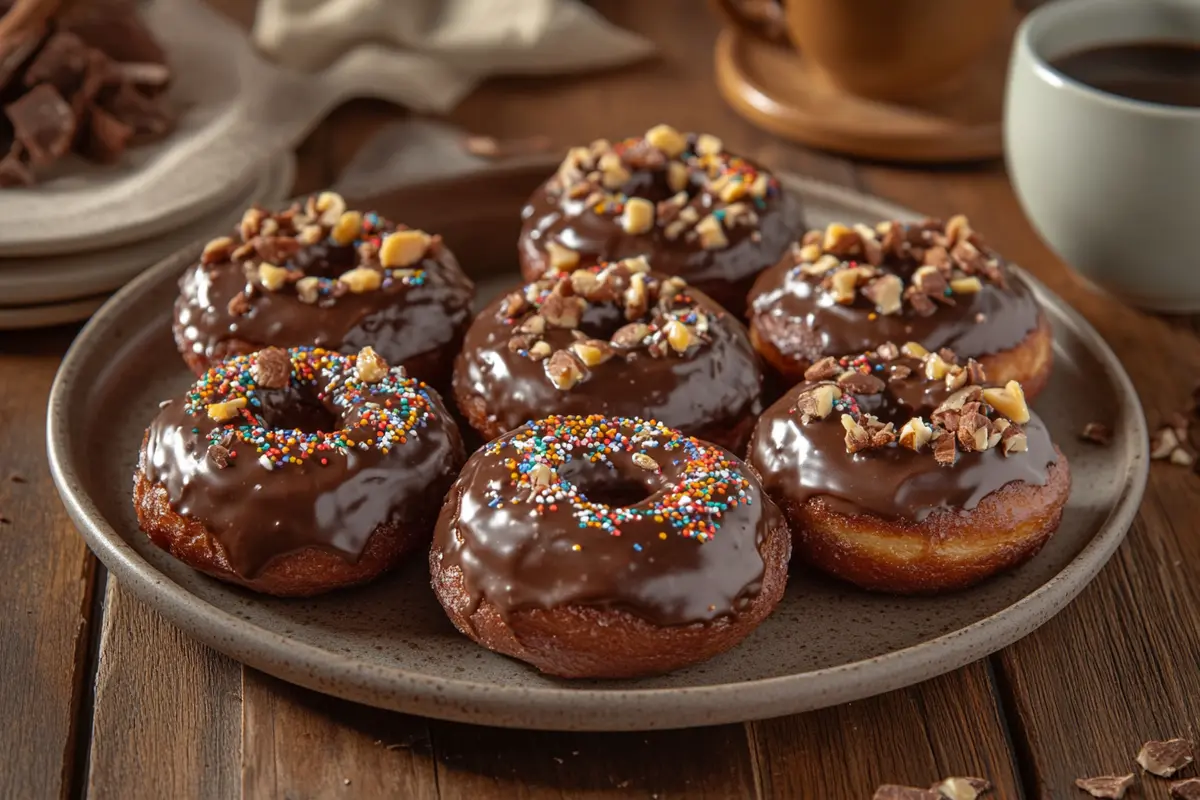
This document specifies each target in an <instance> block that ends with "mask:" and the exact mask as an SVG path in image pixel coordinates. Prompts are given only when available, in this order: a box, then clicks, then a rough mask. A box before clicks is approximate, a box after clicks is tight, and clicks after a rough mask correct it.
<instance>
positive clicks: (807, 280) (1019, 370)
mask: <svg viewBox="0 0 1200 800" xmlns="http://www.w3.org/2000/svg"><path fill="white" fill-rule="evenodd" d="M749 303H750V312H749V326H750V337H751V339H752V340H753V342H754V346H755V348H757V349H758V351H759V352H760V353H761V354H762V356H763V357H764V358H765V359H766V360H767V362H768V363H769V364H771V365H772V366H773V367H774V368H775V370H776V371H777V372H778V373H779V374H781V375H782V376H783V378H784V379H785V382H786V383H788V384H792V383H796V382H797V381H799V380H800V379H801V376H802V375H803V373H804V370H805V369H806V368H807V367H808V366H809V364H811V363H812V362H814V361H816V360H818V359H820V358H822V357H825V356H835V357H836V356H841V355H843V354H845V353H861V352H863V351H865V350H868V349H870V348H873V347H875V346H876V345H878V344H879V343H880V342H885V341H897V342H903V341H915V342H918V343H920V344H922V345H924V346H925V347H927V348H929V349H931V350H937V349H940V348H943V347H948V348H950V349H952V350H954V351H955V352H956V353H957V354H958V355H959V356H960V357H961V358H964V359H965V358H974V359H976V360H978V361H979V362H980V363H981V364H983V366H984V367H985V369H986V370H987V373H988V375H989V376H991V378H992V379H993V380H995V381H998V382H1000V383H1004V382H1007V381H1009V380H1015V381H1017V382H1019V383H1021V385H1022V386H1024V388H1025V391H1026V393H1027V394H1028V395H1029V396H1030V397H1031V398H1032V397H1034V396H1036V395H1037V393H1038V392H1040V391H1041V390H1042V388H1043V387H1044V386H1045V384H1046V381H1047V380H1048V379H1049V377H1050V369H1051V364H1052V361H1053V343H1052V340H1051V334H1050V326H1049V323H1048V322H1047V320H1046V317H1045V315H1044V314H1043V313H1042V311H1041V309H1040V308H1039V307H1038V303H1037V300H1036V299H1035V298H1034V296H1033V292H1032V291H1030V289H1029V287H1028V286H1026V285H1025V284H1024V283H1023V282H1022V281H1021V280H1020V279H1019V278H1017V277H1016V276H1015V275H1013V274H1012V272H1011V271H1010V270H1009V269H1008V267H1007V265H1006V264H1005V263H1004V262H1003V260H1002V259H1001V258H1000V257H999V256H998V255H996V253H994V252H993V251H992V250H990V249H989V248H988V247H987V245H986V244H985V243H984V242H983V240H982V238H981V237H980V236H979V234H978V233H976V232H974V231H973V230H971V227H970V224H969V223H968V221H967V219H966V217H963V216H957V217H953V218H951V219H950V220H949V222H947V223H944V224H943V223H941V222H939V221H937V220H926V221H924V222H921V223H915V224H907V223H901V222H883V223H880V224H879V225H877V226H876V227H874V228H871V227H868V226H866V225H855V226H854V227H853V228H848V227H846V226H845V225H840V224H837V223H835V224H832V225H830V226H829V227H828V228H826V229H825V230H824V231H809V232H808V233H807V234H805V236H804V238H803V240H802V241H801V242H800V243H798V244H796V245H795V246H794V247H793V248H792V249H791V251H790V252H789V253H788V254H787V255H786V256H784V258H783V259H782V260H781V261H780V262H779V263H778V264H776V265H775V266H774V267H772V268H771V269H769V270H767V271H766V272H764V273H763V274H762V276H761V277H760V278H759V279H758V281H757V282H756V283H755V285H754V288H753V289H752V290H751V292H750V300H749Z"/></svg>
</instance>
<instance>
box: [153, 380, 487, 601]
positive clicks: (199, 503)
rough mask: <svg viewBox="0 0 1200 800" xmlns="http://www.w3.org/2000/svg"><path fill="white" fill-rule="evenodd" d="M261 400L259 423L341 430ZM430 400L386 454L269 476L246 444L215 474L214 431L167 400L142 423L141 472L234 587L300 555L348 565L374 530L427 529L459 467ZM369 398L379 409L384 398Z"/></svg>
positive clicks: (276, 399)
mask: <svg viewBox="0 0 1200 800" xmlns="http://www.w3.org/2000/svg"><path fill="white" fill-rule="evenodd" d="M261 396H262V398H263V404H264V409H263V411H264V413H263V417H264V419H265V420H266V422H267V424H279V425H283V426H296V427H302V428H305V427H309V426H314V425H315V424H316V423H326V424H328V423H329V422H333V424H334V425H339V426H340V425H341V424H342V423H339V422H338V421H337V417H336V413H337V409H336V408H335V407H333V406H332V405H331V404H329V403H322V402H321V401H318V400H315V399H314V398H312V397H311V396H309V395H307V394H303V395H301V394H300V393H298V392H297V391H296V390H295V389H288V390H277V391H273V392H263V393H262V394H261ZM430 396H431V398H432V400H433V403H432V406H433V410H434V415H433V420H432V421H430V422H429V423H428V424H427V425H426V426H425V427H421V428H418V429H416V430H415V431H414V432H413V433H412V434H410V435H409V437H408V441H407V442H405V443H403V444H398V445H397V446H395V447H393V448H392V449H391V451H390V452H388V453H386V454H385V453H383V452H381V451H380V450H378V449H375V448H371V449H367V450H359V449H351V450H349V451H348V453H347V454H346V455H333V454H331V455H330V457H329V458H328V464H327V465H321V464H319V463H317V462H316V461H312V460H310V461H306V462H304V463H302V464H287V465H285V466H282V467H277V468H275V469H273V470H268V469H266V468H265V467H263V466H262V465H261V464H260V463H259V462H258V460H257V458H256V456H255V455H254V454H253V451H252V450H250V448H249V446H246V445H237V446H234V447H233V448H232V449H233V450H234V451H235V452H236V451H237V450H238V449H239V447H241V448H242V449H243V450H245V451H248V452H243V453H239V454H238V456H237V457H235V458H233V459H231V460H230V461H229V464H228V466H226V467H225V468H224V469H220V468H218V467H217V466H216V465H215V464H214V462H213V461H212V460H211V459H210V458H208V456H207V452H208V447H209V432H210V431H211V430H213V428H214V427H216V423H214V422H213V421H212V420H210V419H209V418H208V417H207V416H205V415H204V413H203V412H201V413H199V414H189V413H188V412H187V411H186V410H185V403H184V401H183V400H181V399H175V400H172V401H170V402H169V403H168V404H167V405H166V406H164V407H163V409H162V410H161V411H160V413H159V414H158V416H157V417H156V418H155V419H154V421H153V422H152V423H151V424H150V427H149V429H148V431H147V439H146V442H145V445H144V447H143V450H142V455H141V462H140V464H141V469H142V470H143V471H144V472H145V475H146V478H147V479H148V480H149V481H150V482H151V483H158V484H162V485H163V486H164V487H166V490H167V497H168V500H169V502H170V505H171V508H172V510H173V511H175V512H176V513H177V514H180V515H182V516H185V517H189V518H194V519H196V520H199V521H200V522H201V523H203V524H204V526H205V528H207V529H208V531H209V532H210V533H211V534H212V536H213V537H214V538H215V539H216V540H217V541H218V542H220V543H221V545H222V546H223V547H224V548H225V550H226V553H227V555H228V557H229V562H230V566H232V567H233V570H234V571H235V572H236V573H237V574H238V575H239V576H241V577H243V578H247V579H253V578H254V577H256V576H257V575H258V574H260V573H261V572H262V570H263V568H265V567H266V566H267V565H269V564H270V563H271V561H272V559H274V558H276V557H278V556H283V555H286V554H288V553H292V552H295V551H297V550H301V549H303V548H306V547H319V548H323V549H327V550H330V551H333V552H335V553H337V554H339V555H341V556H342V557H343V558H345V559H346V560H348V561H351V562H353V561H356V560H357V559H358V557H359V556H360V555H361V554H362V552H363V548H364V547H365V546H366V543H367V540H368V539H369V538H370V536H371V533H372V532H374V530H375V529H376V528H377V527H378V526H379V525H381V524H384V523H391V524H395V525H398V526H400V527H403V528H408V527H411V526H417V527H424V528H427V529H432V526H433V522H434V519H435V516H436V514H437V509H438V507H439V505H440V503H441V500H442V498H443V497H444V495H445V491H446V489H447V487H449V485H450V484H451V482H452V481H453V480H454V475H455V474H456V472H457V470H458V467H459V465H461V464H462V462H463V450H462V448H463V446H462V439H461V437H460V436H459V433H458V429H457V427H455V424H454V422H453V421H452V420H451V418H450V415H449V413H448V412H447V411H446V409H445V407H444V406H443V405H442V403H441V400H440V399H438V398H437V395H436V393H434V392H432V391H430ZM370 398H371V399H373V400H374V401H375V402H381V403H382V402H383V401H384V400H386V399H387V395H375V394H372V395H370ZM354 413H355V412H354V411H353V410H352V411H350V412H349V414H348V415H347V417H345V418H344V419H345V420H347V421H349V420H350V418H351V417H352V415H353V414H354ZM323 429H324V428H323Z"/></svg>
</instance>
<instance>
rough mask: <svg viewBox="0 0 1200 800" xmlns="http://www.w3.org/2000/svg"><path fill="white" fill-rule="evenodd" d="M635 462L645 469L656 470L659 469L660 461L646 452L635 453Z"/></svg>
mask: <svg viewBox="0 0 1200 800" xmlns="http://www.w3.org/2000/svg"><path fill="white" fill-rule="evenodd" d="M633 463H635V464H637V465H638V466H639V467H641V468H642V469H644V470H649V471H651V472H652V471H654V470H657V469H658V462H657V461H655V460H654V459H653V458H651V457H650V456H648V455H646V454H645V453H634V454H633Z"/></svg>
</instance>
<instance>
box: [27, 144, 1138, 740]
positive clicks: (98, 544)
mask: <svg viewBox="0 0 1200 800" xmlns="http://www.w3.org/2000/svg"><path fill="white" fill-rule="evenodd" d="M514 169H523V170H529V169H530V166H528V165H524V166H515V167H514ZM505 171H506V170H505V169H503V168H496V169H491V170H488V171H487V172H488V173H490V174H495V173H497V172H505ZM781 177H782V179H783V180H784V182H785V183H787V184H789V185H790V186H791V188H793V189H794V190H800V191H802V192H804V193H805V194H808V195H810V196H816V197H823V198H825V199H827V200H830V201H832V202H839V203H849V204H853V205H854V206H856V207H859V208H862V209H864V210H865V211H866V212H867V213H871V214H877V215H878V216H879V217H880V218H885V219H886V218H901V219H904V218H914V217H918V216H920V215H919V214H916V213H915V212H913V211H911V210H909V209H906V208H903V207H901V206H899V205H896V204H894V203H891V202H888V201H885V200H882V199H880V198H877V197H872V196H869V195H865V194H862V193H860V192H857V191H854V190H851V189H846V188H843V187H840V186H834V185H832V184H827V183H824V182H821V181H817V180H813V179H810V178H805V177H800V176H795V175H783V176H781ZM461 180H462V178H461V176H457V177H454V178H450V179H446V180H445V181H443V180H440V179H435V180H432V181H427V182H423V183H422V185H424V186H427V187H435V186H437V185H438V184H439V183H443V182H446V183H452V182H455V181H461ZM188 255H190V250H189V249H183V250H181V251H179V252H178V253H176V254H174V255H173V256H171V257H169V258H167V259H164V260H163V261H161V262H159V264H157V265H156V266H154V267H152V268H151V269H149V270H147V271H146V272H144V273H142V274H141V275H140V276H138V277H137V278H135V279H134V280H133V281H132V282H130V283H129V284H127V285H126V286H125V287H124V288H122V289H121V290H120V291H119V292H118V293H117V294H116V295H114V296H113V298H112V299H111V300H110V301H109V302H108V303H106V304H105V305H104V307H102V308H101V309H100V311H99V312H97V313H96V315H95V316H93V317H92V319H91V320H90V321H89V322H88V323H87V325H86V326H85V327H84V328H83V330H82V331H81V332H80V334H79V336H78V337H77V338H76V340H75V341H74V342H73V343H72V345H71V347H70V348H69V349H68V351H67V353H66V355H65V356H64V358H63V361H62V364H61V366H60V368H59V370H58V373H57V375H56V376H55V379H54V383H53V385H52V387H51V391H50V397H49V402H48V406H47V430H46V436H47V439H46V441H47V448H48V455H49V464H50V471H51V475H52V476H53V479H54V482H55V486H56V487H57V489H58V491H59V494H60V496H61V497H62V500H63V502H64V505H65V506H66V508H67V511H68V513H69V515H70V517H71V519H72V520H73V521H74V523H75V525H76V527H77V528H78V529H79V530H80V532H81V534H82V535H83V537H84V538H85V539H86V540H87V543H88V545H89V546H90V547H91V549H92V551H93V552H94V553H95V554H96V556H97V557H98V558H100V560H101V561H102V562H103V563H104V564H105V565H106V566H107V567H108V568H109V569H110V570H111V571H112V573H113V574H114V575H115V576H116V577H117V578H118V579H119V580H120V581H121V582H122V584H123V586H124V587H126V588H128V589H130V590H131V591H132V593H133V594H134V595H135V596H137V597H138V598H139V599H140V600H142V601H143V602H146V603H147V604H149V605H151V606H152V607H154V608H155V609H157V610H158V611H159V612H160V613H162V614H163V615H164V616H165V617H166V618H167V619H168V620H170V621H171V622H172V624H174V625H176V626H177V627H180V628H181V629H183V630H184V631H185V632H186V633H187V634H188V635H190V636H192V637H193V638H195V639H198V640H199V641H201V642H203V643H205V644H207V645H209V646H211V647H213V648H214V649H216V650H218V651H220V652H223V653H225V654H227V655H229V656H231V657H233V658H235V659H237V660H239V661H242V662H244V663H245V664H247V665H249V666H252V667H255V668H257V669H261V670H263V671H264V672H267V673H270V674H272V675H275V676H277V677H280V678H282V679H284V680H287V681H290V682H293V683H297V684H299V685H302V686H306V687H307V688H310V689H314V690H316V691H320V692H324V693H326V694H333V695H336V696H339V697H342V698H345V699H348V700H352V701H356V702H362V703H366V704H370V705H374V706H378V707H382V708H389V709H392V710H396V711H402V712H405V713H413V714H420V715H424V716H429V717H435V718H439V719H446V720H452V721H458V722H468V723H475V724H487V725H495V726H500V727H516V728H530V729H543V730H591V731H632V730H654V729H673V728H686V727H694V726H700V725H715V724H726V723H733V722H742V721H746V720H750V719H764V718H769V717H776V716H782V715H787V714H793V713H799V712H803V711H808V710H812V709H815V708H821V707H825V706H830V705H835V704H838V703H842V702H848V701H851V700H856V699H861V698H864V697H869V696H873V695H876V694H880V693H883V692H886V691H891V690H893V689H897V688H900V687H902V686H907V685H911V684H913V683H916V682H919V681H922V680H927V679H929V678H932V677H935V676H937V675H940V674H944V673H946V672H949V671H951V670H954V669H957V668H959V667H961V666H963V665H965V664H968V663H970V662H972V661H975V660H977V659H979V658H983V657H984V656H985V655H988V654H990V653H993V652H996V651H997V650H999V649H1001V648H1003V647H1006V646H1008V645H1010V644H1012V643H1013V642H1015V641H1017V640H1018V639H1020V638H1022V637H1023V636H1025V635H1027V634H1029V633H1030V632H1032V631H1033V630H1034V629H1036V628H1037V627H1039V626H1040V625H1041V624H1043V623H1044V622H1046V621H1048V620H1049V619H1050V618H1051V617H1053V616H1055V615H1056V614H1057V613H1058V612H1060V611H1061V610H1062V609H1063V608H1064V607H1065V606H1066V605H1067V604H1068V603H1069V602H1070V601H1071V600H1073V599H1074V598H1075V596H1076V595H1077V594H1078V593H1079V592H1080V591H1082V590H1083V588H1084V587H1085V586H1086V585H1087V584H1089V583H1090V582H1091V581H1092V579H1093V578H1094V577H1095V576H1096V574H1097V573H1099V571H1100V569H1101V568H1102V567H1103V566H1104V565H1105V564H1106V563H1107V562H1108V560H1109V558H1110V557H1111V556H1112V554H1113V553H1114V552H1115V551H1116V549H1117V547H1118V546H1119V545H1120V544H1121V542H1122V541H1123V539H1124V537H1125V534H1126V532H1127V531H1128V529H1129V527H1130V525H1131V524H1132V522H1133V519H1134V516H1135V515H1136V513H1137V510H1138V507H1139V505H1140V502H1141V499H1142V496H1143V494H1144V491H1145V487H1146V482H1147V478H1148V473H1149V443H1148V441H1149V440H1148V434H1147V430H1146V422H1145V416H1144V413H1143V411H1142V406H1141V402H1140V399H1139V398H1138V396H1137V392H1136V390H1135V389H1134V386H1133V383H1132V381H1131V380H1130V378H1129V376H1128V374H1127V373H1126V372H1125V369H1124V367H1123V366H1122V365H1121V363H1120V361H1119V359H1118V358H1117V356H1116V355H1115V354H1114V353H1113V352H1112V349H1111V348H1110V347H1109V346H1108V344H1107V342H1105V341H1104V339H1103V338H1102V337H1101V336H1100V335H1099V333H1097V332H1096V331H1095V329H1094V328H1093V327H1092V326H1091V324H1090V323H1088V322H1087V320H1086V319H1084V318H1083V316H1082V315H1080V314H1079V312H1077V311H1076V310H1075V309H1074V308H1072V307H1071V306H1070V305H1069V304H1068V303H1066V302H1065V301H1064V300H1062V299H1061V298H1059V297H1058V296H1057V295H1055V294H1054V293H1053V292H1051V291H1050V290H1049V289H1048V288H1047V287H1046V286H1045V285H1044V284H1042V283H1041V282H1040V281H1038V280H1037V279H1036V278H1034V277H1033V276H1031V275H1029V274H1028V273H1027V272H1025V271H1024V270H1020V269H1019V268H1018V273H1019V275H1020V276H1021V277H1022V278H1023V279H1024V280H1026V281H1027V283H1028V284H1029V285H1030V287H1031V288H1032V290H1033V291H1034V294H1035V296H1036V297H1037V300H1038V301H1039V303H1041V304H1042V305H1044V306H1047V307H1051V308H1053V309H1054V310H1055V312H1056V313H1057V314H1058V315H1059V316H1061V318H1062V322H1063V323H1064V324H1066V325H1068V326H1069V327H1070V328H1071V329H1072V331H1073V332H1074V333H1076V335H1078V336H1079V337H1080V339H1081V340H1083V341H1085V342H1087V344H1088V347H1089V349H1090V350H1091V351H1092V352H1093V353H1094V355H1095V357H1096V359H1097V361H1098V362H1099V363H1100V365H1101V368H1102V369H1103V370H1104V372H1105V373H1106V376H1107V377H1108V379H1109V380H1110V381H1111V382H1112V384H1113V385H1114V386H1115V387H1116V389H1117V400H1118V403H1119V404H1120V407H1121V409H1122V411H1123V412H1125V413H1127V414H1128V417H1129V422H1130V424H1131V425H1132V427H1133V431H1132V432H1131V435H1132V437H1133V452H1132V453H1131V455H1130V458H1129V459H1128V461H1127V471H1126V475H1125V481H1124V484H1123V486H1122V487H1121V489H1120V491H1119V493H1118V495H1117V498H1116V501H1115V502H1114V504H1113V506H1112V508H1111V510H1110V512H1109V514H1108V516H1107V518H1106V519H1105V520H1104V521H1103V522H1102V523H1101V524H1100V527H1099V530H1098V531H1097V533H1096V534H1095V535H1094V536H1093V537H1092V538H1091V539H1090V540H1089V541H1088V542H1087V544H1085V545H1084V547H1083V548H1082V549H1081V550H1080V551H1079V553H1078V554H1076V556H1075V557H1074V558H1072V559H1071V560H1070V561H1069V562H1067V564H1066V565H1065V566H1064V567H1063V568H1062V569H1061V570H1059V571H1058V572H1056V573H1055V574H1054V575H1053V576H1052V577H1051V578H1049V579H1048V580H1047V581H1046V582H1045V583H1043V584H1041V585H1040V586H1038V587H1037V588H1035V589H1034V590H1033V591H1032V592H1030V593H1028V594H1026V595H1024V596H1023V597H1021V598H1020V599H1018V600H1016V601H1014V602H1013V603H1011V604H1010V605H1008V606H1006V607H1004V608H1003V609H1000V610H999V611H997V612H995V613H993V614H991V615H989V616H987V617H984V618H983V619H980V620H977V621H975V622H973V623H971V624H969V625H967V626H965V627H962V628H958V629H956V630H953V631H950V632H948V633H945V634H942V635H941V636H937V637H934V638H932V639H928V640H926V641H923V642H919V643H917V644H914V645H910V646H908V647H905V648H901V649H899V650H893V651H890V652H887V653H882V654H879V655H876V656H873V657H871V658H868V659H862V660H858V661H852V662H849V663H846V664H838V665H835V666H830V667H824V668H821V669H817V670H810V671H807V672H799V673H794V674H791V675H780V676H775V677H771V678H762V679H757V680H752V681H744V682H735V683H719V684H712V685H707V686H688V687H663V688H652V689H639V688H632V687H631V688H615V689H613V688H605V689H592V688H587V687H575V686H570V685H564V686H547V687H525V686H504V685H497V684H494V683H487V682H479V681H472V680H463V679H460V678H452V677H441V676H432V675H428V674H420V673H414V672H411V671H407V670H404V669H400V668H396V667H388V666H386V665H382V664H370V663H363V662H361V661H359V660H356V659H355V658H353V657H352V656H348V655H345V654H342V653H338V652H335V651H331V650H326V649H323V648H320V647H317V646H315V645H312V644H308V643H305V642H302V641H299V640H296V639H293V638H290V637H287V636H285V635H283V634H281V633H277V632H275V631H271V630H267V629H264V628H262V627H260V626H258V625H256V624H253V623H251V622H249V621H248V620H245V619H242V618H240V617H238V616H237V615H235V614H232V613H230V612H228V611H225V610H224V609H222V608H220V607H218V606H216V605H214V604H212V603H210V602H209V601H207V600H205V599H203V598H200V597H198V596H196V595H194V594H192V593H191V592H189V591H188V590H187V589H185V588H184V587H183V586H181V585H179V584H177V583H175V582H174V581H173V580H172V579H171V578H170V577H169V576H167V575H166V574H164V573H162V572H159V571H158V570H157V569H156V568H155V567H154V566H153V565H151V564H150V563H149V562H148V561H146V560H145V559H143V558H142V557H141V555H139V554H138V553H137V551H136V550H134V549H133V547H132V546H131V545H130V544H128V543H127V542H126V541H125V540H124V539H123V538H122V537H121V535H120V534H118V533H117V531H116V530H115V529H114V528H113V526H111V525H110V524H109V523H108V522H107V521H106V520H105V519H104V517H103V516H102V514H101V512H100V511H99V509H98V508H97V507H96V505H95V503H94V502H93V501H92V499H91V498H90V496H89V495H88V494H87V493H86V492H85V491H84V490H83V488H82V484H81V481H80V478H79V474H78V472H77V470H76V468H75V465H73V464H72V461H71V458H70V444H69V439H68V434H69V430H70V421H69V415H68V411H67V407H66V406H67V400H68V395H69V394H70V392H71V386H72V383H73V376H74V374H75V373H77V372H79V371H80V369H81V368H82V366H83V363H84V360H85V359H86V358H87V357H88V355H89V350H90V349H91V347H92V346H93V344H92V341H91V340H92V338H93V336H98V335H100V334H99V333H97V331H98V330H99V329H100V328H101V326H106V325H107V321H108V320H109V318H110V317H115V316H116V315H117V314H119V313H121V312H122V310H123V305H124V303H123V300H124V298H125V297H127V296H129V295H132V294H134V293H136V292H138V291H139V290H140V289H141V288H142V287H144V286H146V285H147V284H149V283H152V282H157V281H158V280H160V279H161V276H162V275H163V274H165V273H169V272H171V271H172V270H176V269H178V268H179V266H181V261H182V260H184V259H185V258H186V257H187V256H188Z"/></svg>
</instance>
